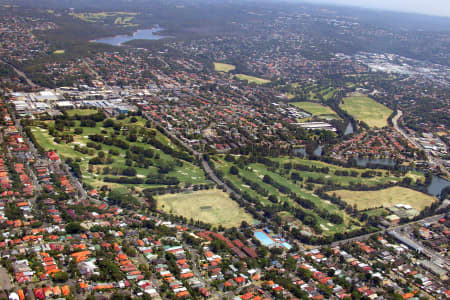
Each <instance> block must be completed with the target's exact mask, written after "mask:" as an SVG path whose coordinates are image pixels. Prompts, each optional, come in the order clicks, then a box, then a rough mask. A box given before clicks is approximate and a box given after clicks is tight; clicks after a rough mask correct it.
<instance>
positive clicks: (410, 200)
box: [328, 186, 437, 211]
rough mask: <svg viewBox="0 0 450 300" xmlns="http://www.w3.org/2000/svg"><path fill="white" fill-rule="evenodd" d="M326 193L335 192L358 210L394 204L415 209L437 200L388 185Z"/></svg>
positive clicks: (422, 207)
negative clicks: (388, 186) (367, 189)
mask: <svg viewBox="0 0 450 300" xmlns="http://www.w3.org/2000/svg"><path fill="white" fill-rule="evenodd" d="M328 194H330V195H332V194H336V195H337V196H340V197H341V198H342V200H344V201H345V202H347V203H348V204H350V205H354V204H356V207H357V208H358V209H359V210H364V209H368V208H375V207H381V206H383V207H391V206H394V205H395V204H408V205H411V206H412V207H414V208H415V209H417V210H418V211H421V210H423V209H424V208H425V207H427V206H430V205H431V204H432V203H433V202H435V201H437V199H436V198H435V197H432V196H430V195H427V194H424V193H421V192H418V191H415V190H412V189H408V188H404V187H399V186H394V187H390V188H387V189H383V190H378V191H349V190H338V191H331V192H328Z"/></svg>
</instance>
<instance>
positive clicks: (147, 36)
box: [94, 26, 168, 46]
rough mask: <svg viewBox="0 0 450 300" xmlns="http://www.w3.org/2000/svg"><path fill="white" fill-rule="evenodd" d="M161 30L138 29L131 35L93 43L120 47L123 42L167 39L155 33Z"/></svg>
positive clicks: (107, 38)
mask: <svg viewBox="0 0 450 300" xmlns="http://www.w3.org/2000/svg"><path fill="white" fill-rule="evenodd" d="M162 30H163V28H161V27H159V26H156V27H155V28H152V29H140V30H138V31H136V32H135V33H134V34H132V35H116V36H112V37H105V38H101V39H98V40H95V41H94V42H95V43H103V44H108V45H113V46H120V45H122V44H123V43H125V42H128V41H132V40H160V39H164V38H168V37H167V36H163V35H157V34H156V33H157V32H160V31H162Z"/></svg>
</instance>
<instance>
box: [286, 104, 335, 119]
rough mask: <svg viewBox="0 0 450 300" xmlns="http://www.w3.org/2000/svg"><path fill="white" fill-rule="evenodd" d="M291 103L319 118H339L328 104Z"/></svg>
mask: <svg viewBox="0 0 450 300" xmlns="http://www.w3.org/2000/svg"><path fill="white" fill-rule="evenodd" d="M292 104H293V105H295V106H297V107H299V108H301V109H303V110H304V111H306V112H309V113H310V114H312V115H314V116H318V117H320V118H324V119H339V116H338V115H337V114H336V113H335V112H334V111H333V110H332V109H331V108H330V107H329V106H325V105H322V104H320V103H313V102H293V103H292Z"/></svg>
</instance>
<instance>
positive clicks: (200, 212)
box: [156, 189, 253, 227]
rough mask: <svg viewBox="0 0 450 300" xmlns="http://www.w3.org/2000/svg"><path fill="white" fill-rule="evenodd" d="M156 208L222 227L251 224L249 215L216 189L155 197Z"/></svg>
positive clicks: (251, 219) (251, 220)
mask: <svg viewBox="0 0 450 300" xmlns="http://www.w3.org/2000/svg"><path fill="white" fill-rule="evenodd" d="M156 199H157V201H158V207H159V208H162V209H163V210H164V211H166V212H171V213H173V214H176V215H181V216H183V217H186V218H188V219H190V218H193V219H194V220H200V221H203V222H206V223H209V224H212V225H222V226H224V227H233V226H239V225H240V224H241V222H242V221H247V222H248V223H249V224H251V223H252V222H253V218H252V216H251V215H249V214H248V213H246V212H245V211H244V209H243V208H241V207H239V205H238V204H237V203H236V202H234V201H233V200H231V198H230V197H229V196H228V194H226V193H225V192H223V191H221V190H217V189H213V190H204V191H196V192H192V193H182V194H167V195H163V196H158V197H156Z"/></svg>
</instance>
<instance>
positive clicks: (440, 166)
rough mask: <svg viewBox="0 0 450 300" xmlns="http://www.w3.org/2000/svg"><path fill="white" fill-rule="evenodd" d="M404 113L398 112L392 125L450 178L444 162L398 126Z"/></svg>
mask: <svg viewBox="0 0 450 300" xmlns="http://www.w3.org/2000/svg"><path fill="white" fill-rule="evenodd" d="M402 115H403V112H402V111H401V110H397V114H396V115H395V117H393V118H392V124H393V125H394V128H395V130H397V131H398V132H399V133H400V134H401V135H402V136H403V137H404V138H405V139H407V140H408V141H409V142H410V143H411V144H413V145H414V147H416V148H417V149H420V150H423V151H424V152H425V155H426V156H427V160H428V161H429V162H431V163H433V164H435V165H437V166H439V168H440V169H441V172H443V173H445V174H446V176H447V177H450V172H448V171H447V168H446V167H445V166H444V165H443V164H442V162H441V161H440V160H438V159H436V158H434V157H433V156H431V154H430V153H429V152H428V151H426V150H425V149H424V148H423V147H422V145H420V144H419V143H418V142H417V141H416V140H414V138H412V137H411V136H409V135H408V134H407V133H406V132H405V131H404V130H403V129H401V128H400V126H399V125H398V120H399V119H400V118H401V117H402Z"/></svg>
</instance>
